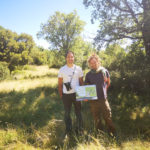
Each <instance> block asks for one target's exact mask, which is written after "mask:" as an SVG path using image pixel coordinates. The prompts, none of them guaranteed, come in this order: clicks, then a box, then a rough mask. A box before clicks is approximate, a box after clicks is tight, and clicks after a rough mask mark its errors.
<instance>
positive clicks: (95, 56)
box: [87, 54, 101, 64]
mask: <svg viewBox="0 0 150 150" xmlns="http://www.w3.org/2000/svg"><path fill="white" fill-rule="evenodd" d="M92 59H96V61H97V62H98V63H99V64H100V63H101V60H100V58H99V56H98V55H96V54H92V55H91V56H90V57H89V58H88V60H87V62H88V64H89V63H90V61H91V60H92Z"/></svg>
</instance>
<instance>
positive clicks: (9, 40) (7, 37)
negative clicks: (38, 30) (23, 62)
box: [0, 29, 35, 62]
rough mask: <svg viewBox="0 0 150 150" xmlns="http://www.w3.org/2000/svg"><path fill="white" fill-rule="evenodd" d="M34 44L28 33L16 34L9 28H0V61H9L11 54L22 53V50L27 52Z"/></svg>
mask: <svg viewBox="0 0 150 150" xmlns="http://www.w3.org/2000/svg"><path fill="white" fill-rule="evenodd" d="M34 45H35V43H34V41H33V39H32V36H30V35H28V34H25V33H23V34H20V35H17V33H15V32H12V31H11V30H6V29H3V30H0V61H6V62H10V61H11V57H12V55H13V54H22V53H23V52H24V51H26V53H27V52H28V54H29V53H30V52H31V49H32V48H33V46H34ZM24 54H25V53H23V54H22V56H23V55H24Z"/></svg>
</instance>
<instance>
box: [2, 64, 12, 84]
mask: <svg viewBox="0 0 150 150" xmlns="http://www.w3.org/2000/svg"><path fill="white" fill-rule="evenodd" d="M9 75H10V71H9V69H8V64H7V63H5V62H0V81H1V80H4V79H7V78H8V77H9Z"/></svg>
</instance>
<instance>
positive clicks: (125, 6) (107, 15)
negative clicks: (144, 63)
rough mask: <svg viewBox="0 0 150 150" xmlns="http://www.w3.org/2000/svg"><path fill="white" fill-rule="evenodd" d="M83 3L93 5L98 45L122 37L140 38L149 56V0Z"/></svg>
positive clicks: (87, 5) (113, 0)
mask: <svg viewBox="0 0 150 150" xmlns="http://www.w3.org/2000/svg"><path fill="white" fill-rule="evenodd" d="M83 3H84V5H85V6H86V7H89V6H92V7H93V9H94V10H93V13H92V17H93V21H94V20H99V22H100V26H99V27H100V28H99V30H98V34H97V36H96V37H95V42H96V43H97V44H98V45H99V46H100V45H101V44H103V43H109V42H113V41H116V40H119V39H124V38H128V39H131V40H142V41H143V43H144V46H145V50H146V55H147V56H149V57H150V28H149V27H150V0H132V1H129V0H84V2H83Z"/></svg>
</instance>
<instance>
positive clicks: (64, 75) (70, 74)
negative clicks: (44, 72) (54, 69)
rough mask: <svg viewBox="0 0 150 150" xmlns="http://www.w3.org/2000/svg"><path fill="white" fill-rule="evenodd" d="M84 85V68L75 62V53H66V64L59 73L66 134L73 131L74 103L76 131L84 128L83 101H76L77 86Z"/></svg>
mask: <svg viewBox="0 0 150 150" xmlns="http://www.w3.org/2000/svg"><path fill="white" fill-rule="evenodd" d="M79 85H83V72H82V69H81V68H80V67H79V66H77V65H75V64H74V53H73V52H72V51H68V52H67V54H66V65H65V66H63V67H61V68H60V70H59V73H58V90H59V95H60V97H61V98H62V101H63V104H64V109H65V117H64V120H65V125H66V135H69V136H70V135H71V133H72V119H71V117H70V112H71V107H72V104H73V105H74V108H75V109H74V110H75V114H76V118H77V121H76V132H78V131H79V130H81V129H82V116H81V102H79V101H76V93H75V88H76V86H79Z"/></svg>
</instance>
